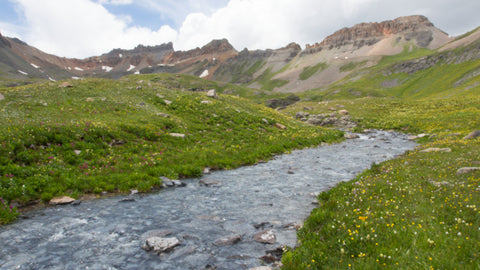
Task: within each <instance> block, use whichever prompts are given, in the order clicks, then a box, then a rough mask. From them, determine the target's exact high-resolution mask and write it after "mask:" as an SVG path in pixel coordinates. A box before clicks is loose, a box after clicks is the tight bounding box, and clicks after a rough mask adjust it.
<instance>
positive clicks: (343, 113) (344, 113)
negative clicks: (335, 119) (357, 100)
mask: <svg viewBox="0 0 480 270" xmlns="http://www.w3.org/2000/svg"><path fill="white" fill-rule="evenodd" d="M338 114H341V115H348V111H347V110H340V111H338Z"/></svg>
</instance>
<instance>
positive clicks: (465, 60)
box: [308, 29, 480, 99]
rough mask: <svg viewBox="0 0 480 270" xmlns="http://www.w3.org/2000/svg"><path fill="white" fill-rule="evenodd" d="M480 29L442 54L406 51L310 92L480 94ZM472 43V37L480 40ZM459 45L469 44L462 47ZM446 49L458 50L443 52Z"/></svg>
mask: <svg viewBox="0 0 480 270" xmlns="http://www.w3.org/2000/svg"><path fill="white" fill-rule="evenodd" d="M479 33H480V29H476V30H475V31H474V32H472V33H471V34H470V35H468V36H465V37H463V38H459V39H457V40H454V41H452V42H451V43H448V44H446V45H445V46H443V47H442V48H441V49H440V50H439V51H428V50H420V49H418V50H416V51H408V50H405V51H404V52H403V53H402V54H399V55H394V56H385V57H383V58H382V60H381V61H380V62H379V63H378V65H377V66H375V67H371V68H365V69H362V70H359V71H356V72H353V73H351V74H350V75H349V76H348V77H346V78H345V79H343V80H341V81H339V82H337V83H335V84H332V85H329V86H327V87H324V88H322V89H317V90H312V91H309V92H308V93H309V94H314V95H315V96H316V98H317V99H338V98H342V99H343V98H347V99H349V98H356V97H362V96H393V97H404V98H414V99H415V98H425V97H429V98H434V97H435V98H438V97H450V96H462V95H466V94H468V93H478V91H479V90H480V36H479ZM477 36H479V37H478V38H476V39H473V40H472V37H477ZM458 44H468V45H466V46H459V45H458ZM446 47H457V48H456V49H453V50H443V48H446Z"/></svg>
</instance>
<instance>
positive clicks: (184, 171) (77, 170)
mask: <svg viewBox="0 0 480 270" xmlns="http://www.w3.org/2000/svg"><path fill="white" fill-rule="evenodd" d="M70 83H71V84H72V86H73V87H65V88H61V87H59V85H60V82H55V83H53V82H45V83H39V84H33V85H27V86H21V87H16V88H2V89H0V93H2V95H3V96H4V97H5V99H4V100H1V101H0V138H1V139H0V197H2V198H3V199H4V200H6V201H8V202H12V201H17V202H20V203H24V202H29V201H34V200H38V199H42V200H44V201H47V200H49V199H50V198H52V197H53V196H57V195H63V194H66V195H71V196H73V197H78V196H81V195H82V194H84V193H100V192H103V191H107V192H126V191H129V190H130V189H138V190H140V191H149V190H150V189H151V188H152V187H158V186H160V184H161V180H160V176H167V177H170V178H185V177H195V176H200V175H201V174H202V171H203V169H204V168H205V167H210V168H213V169H230V168H234V167H238V166H240V165H248V164H253V163H255V162H257V161H258V160H261V159H268V158H270V157H271V156H272V155H273V154H277V153H281V152H285V151H288V150H290V149H293V148H302V147H305V146H311V145H317V144H319V143H321V142H323V141H328V142H332V141H337V140H339V139H340V138H341V135H342V133H341V132H338V131H333V130H326V129H322V128H317V127H312V126H308V125H305V124H303V123H301V122H297V121H295V120H293V119H291V118H290V117H288V116H285V115H283V114H280V113H278V112H276V111H274V110H271V109H269V108H266V107H265V106H263V105H259V104H256V103H254V102H251V101H249V100H248V99H245V98H242V97H237V96H235V95H239V96H243V97H249V96H253V95H255V96H257V97H259V99H261V98H262V93H261V92H258V91H257V92H256V93H254V92H253V91H251V90H248V89H246V88H241V87H236V86H233V85H226V84H222V85H221V84H219V83H215V82H208V81H203V80H199V79H196V78H194V77H191V76H183V75H165V74H157V75H141V76H130V77H125V78H123V79H120V80H116V81H114V80H107V79H87V80H79V81H70ZM212 88H213V89H217V93H222V92H224V91H226V90H228V91H229V92H230V93H231V95H224V94H219V96H218V98H209V97H207V96H206V92H205V91H203V90H209V89H212ZM189 89H190V91H189ZM277 123H278V124H281V125H277ZM283 126H285V128H283Z"/></svg>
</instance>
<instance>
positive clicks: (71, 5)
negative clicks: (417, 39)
mask: <svg viewBox="0 0 480 270" xmlns="http://www.w3.org/2000/svg"><path fill="white" fill-rule="evenodd" d="M479 10H480V1H478V0H0V33H1V34H2V35H4V36H8V37H17V38H19V39H21V40H23V41H25V42H27V43H28V44H30V45H32V46H34V47H36V48H38V49H40V50H42V51H44V52H47V53H51V54H55V55H57V56H62V57H70V58H86V57H90V56H96V55H101V54H103V53H107V52H109V51H111V50H112V49H115V48H121V49H133V48H134V47H136V46H137V45H139V44H142V45H145V46H154V45H160V44H163V43H167V42H173V46H174V49H175V50H189V49H194V48H196V47H202V46H203V45H205V44H207V43H208V42H210V41H211V40H213V39H222V38H226V39H228V40H229V42H230V43H231V44H232V45H233V46H234V47H235V49H237V50H242V49H244V48H248V49H250V50H254V49H267V48H270V49H276V48H281V47H284V46H286V45H287V44H289V43H291V42H296V43H299V44H300V45H301V46H302V47H304V46H305V44H306V43H315V42H320V41H322V40H323V39H324V38H325V37H327V36H328V35H330V34H332V33H334V32H335V31H337V30H339V29H341V28H343V27H351V26H353V25H355V24H357V23H362V22H380V21H385V20H392V19H395V18H397V17H401V16H408V15H425V16H427V17H428V18H429V19H430V21H431V22H432V23H433V24H434V25H435V26H436V27H438V28H440V29H442V30H443V31H445V32H447V33H448V34H449V35H451V36H457V35H461V34H464V33H466V32H468V31H470V30H473V29H475V28H476V27H479V26H480V16H478V11H479Z"/></svg>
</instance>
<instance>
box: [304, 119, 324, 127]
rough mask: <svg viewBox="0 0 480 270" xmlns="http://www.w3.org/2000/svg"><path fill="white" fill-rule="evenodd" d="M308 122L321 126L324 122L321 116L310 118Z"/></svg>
mask: <svg viewBox="0 0 480 270" xmlns="http://www.w3.org/2000/svg"><path fill="white" fill-rule="evenodd" d="M307 123H309V124H310V125H315V126H320V125H321V124H322V119H319V118H309V119H308V120H307Z"/></svg>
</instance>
